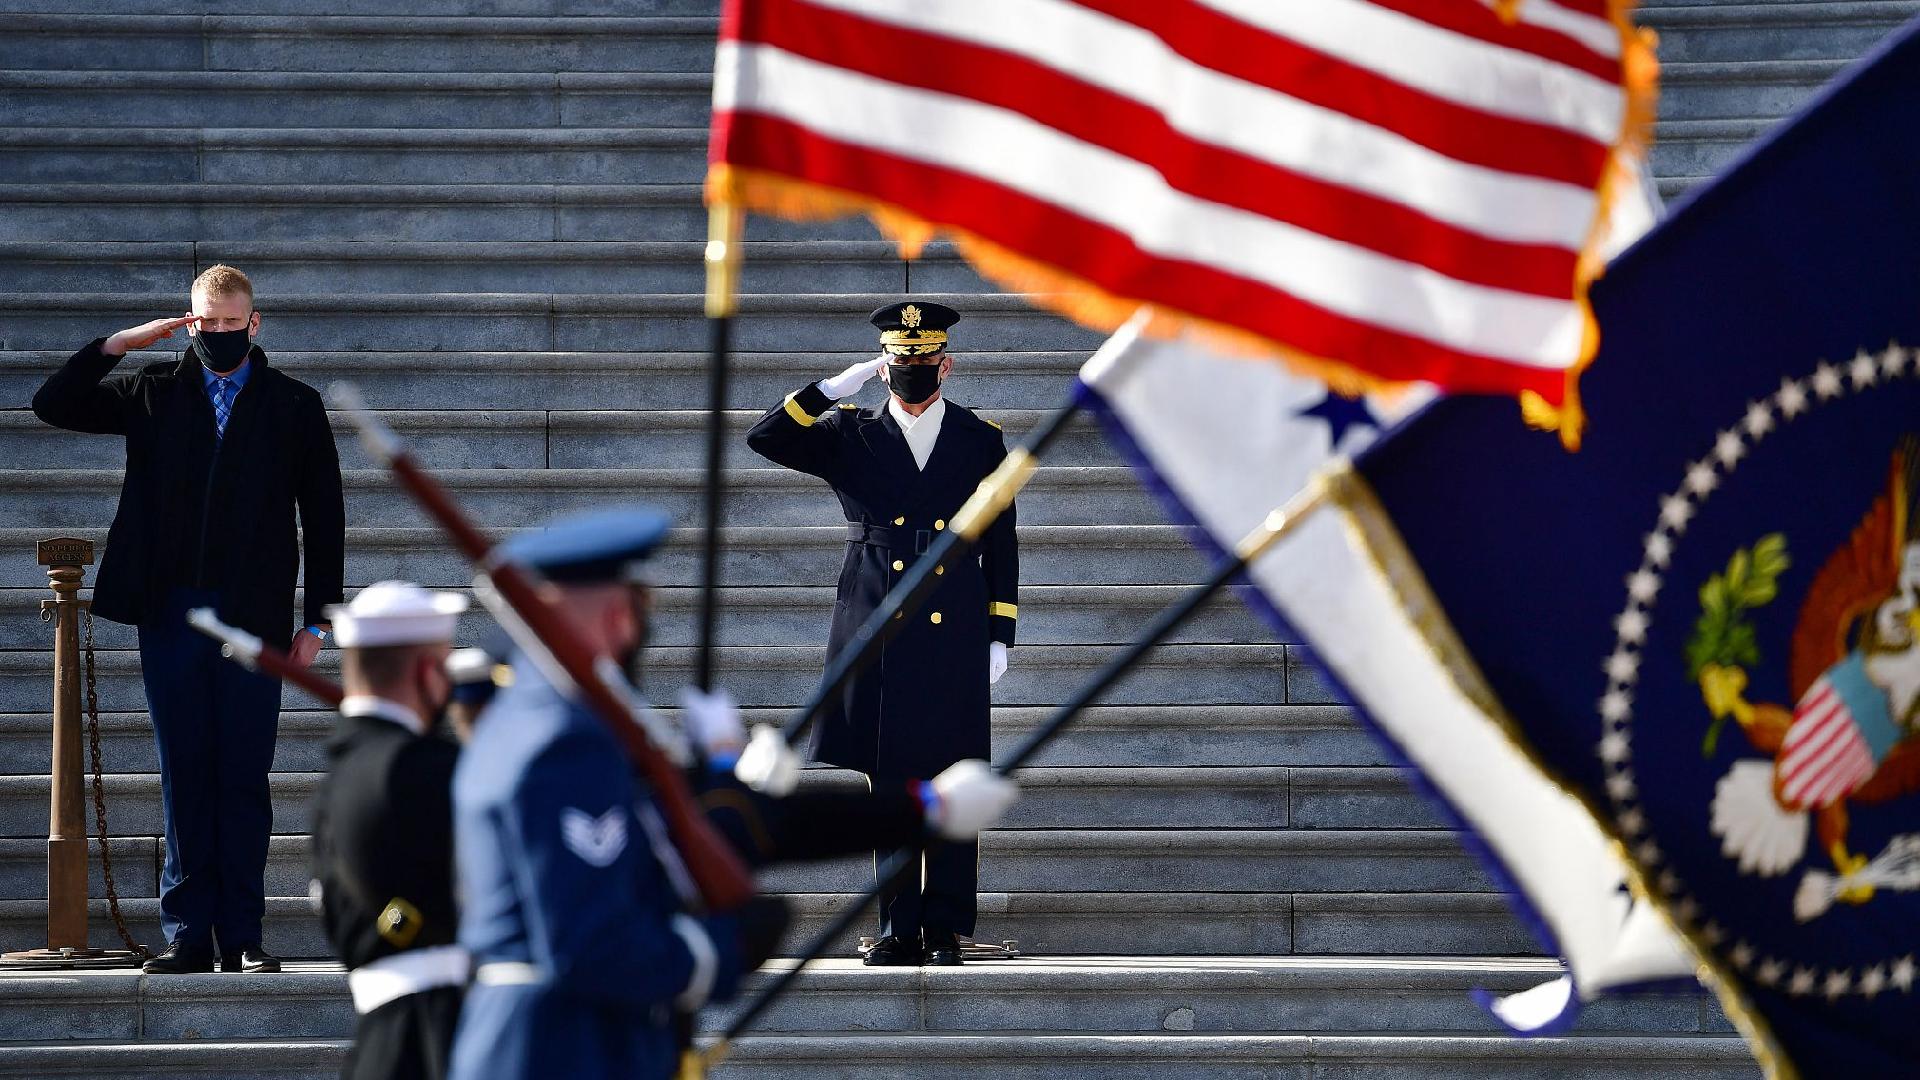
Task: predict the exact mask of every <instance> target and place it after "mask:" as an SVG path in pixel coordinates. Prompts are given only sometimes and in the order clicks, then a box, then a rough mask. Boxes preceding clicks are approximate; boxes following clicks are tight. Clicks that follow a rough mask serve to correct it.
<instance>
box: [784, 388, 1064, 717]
mask: <svg viewBox="0 0 1920 1080" xmlns="http://www.w3.org/2000/svg"><path fill="white" fill-rule="evenodd" d="M1080 400H1081V399H1080V397H1079V395H1078V394H1076V395H1075V396H1074V398H1073V400H1071V401H1069V402H1067V403H1066V404H1065V405H1063V406H1061V407H1060V408H1058V409H1056V410H1054V411H1053V412H1052V413H1051V414H1049V415H1048V416H1047V418H1046V419H1045V420H1042V421H1041V422H1040V426H1039V427H1037V428H1035V429H1034V430H1033V431H1032V432H1031V433H1030V434H1029V435H1028V436H1027V440H1026V441H1025V442H1024V443H1021V444H1020V445H1019V446H1018V447H1016V448H1015V449H1014V450H1013V451H1012V452H1011V453H1009V454H1008V455H1007V456H1006V460H1004V461H1002V462H1001V463H1000V466H999V467H998V468H996V469H994V471H993V472H992V473H991V474H990V475H988V477H987V478H986V479H985V480H982V481H980V486H979V487H978V488H975V489H974V492H973V496H972V497H971V498H969V499H968V500H967V501H966V504H965V505H963V506H962V507H961V508H960V509H959V510H958V511H957V512H956V513H955V514H954V515H953V519H952V521H950V522H949V523H948V528H947V529H946V530H945V531H944V532H942V533H941V534H940V538H939V539H938V540H935V541H934V542H933V546H932V547H930V548H928V549H927V553H926V555H925V556H923V557H922V558H921V559H920V560H919V561H918V562H916V563H914V564H913V569H911V570H908V571H907V572H906V574H905V575H903V576H902V577H901V578H900V580H899V581H897V582H895V583H894V586H893V588H892V589H891V590H889V591H888V592H887V595H886V596H885V597H884V598H882V599H881V601H880V606H879V607H877V608H875V609H874V612H873V614H871V615H869V616H867V621H866V622H864V623H861V624H860V626H859V628H858V629H856V630H855V631H854V637H853V640H852V641H849V642H848V643H847V644H846V645H845V646H844V647H843V648H841V650H840V651H839V652H838V653H836V654H835V655H834V657H833V658H832V660H830V661H829V662H828V664H827V670H826V671H825V672H824V673H822V674H821V676H820V684H819V685H818V686H816V687H815V688H814V691H813V694H812V696H810V697H809V698H807V700H806V702H805V703H804V704H802V705H801V706H800V708H799V709H798V710H796V711H795V712H794V714H793V716H792V718H790V719H789V720H788V721H787V723H786V726H785V727H784V728H782V729H781V731H780V734H781V735H782V736H784V737H785V738H786V740H787V742H788V744H793V743H796V742H798V741H799V739H800V736H801V735H803V734H805V733H806V730H807V725H808V724H810V723H812V722H813V720H814V718H815V717H817V716H818V715H819V714H820V712H821V711H822V710H823V709H825V708H826V705H827V703H828V702H830V701H833V700H834V699H835V698H837V697H838V696H839V695H840V693H841V691H842V690H844V689H845V688H846V685H847V682H848V681H849V680H850V679H852V678H853V677H854V676H855V675H858V674H859V673H860V672H861V670H862V669H864V668H865V667H866V666H867V665H868V664H870V663H872V662H873V660H874V658H876V657H878V656H879V655H880V646H882V645H884V644H886V643H887V642H888V641H889V640H891V639H892V637H893V636H894V635H895V634H897V633H899V632H900V630H901V629H902V628H903V627H904V625H905V620H903V619H899V618H896V616H897V615H899V614H901V613H903V612H910V611H913V610H916V609H917V608H918V607H919V606H920V604H921V603H923V602H924V601H925V600H926V599H927V597H928V596H930V595H932V593H933V589H934V586H935V584H936V583H937V582H936V581H935V578H934V569H935V568H936V567H938V566H940V565H942V564H943V563H947V562H949V561H958V560H959V559H961V558H964V557H965V556H966V554H967V553H968V552H969V551H971V550H972V549H973V545H974V544H975V543H977V542H978V541H979V539H980V537H982V536H984V535H986V531H987V527H988V526H989V525H992V524H993V522H994V519H996V518H998V517H999V516H1000V514H1001V513H1002V512H1003V511H1005V510H1006V508H1007V507H1008V506H1010V505H1012V503H1013V497H1014V495H1016V494H1017V493H1018V492H1019V491H1020V489H1021V488H1022V487H1025V486H1026V483H1027V481H1028V480H1030V479H1032V477H1033V472H1034V470H1035V469H1036V468H1038V467H1039V462H1040V455H1041V454H1042V453H1043V452H1045V451H1046V449H1047V447H1048V446H1049V445H1050V444H1052V442H1053V440H1054V439H1056V438H1058V437H1059V435H1060V433H1061V432H1062V431H1064V430H1065V429H1066V426H1067V422H1068V421H1069V420H1072V419H1073V414H1074V413H1075V412H1076V411H1078V410H1079V408H1080ZM896 624H899V625H896Z"/></svg>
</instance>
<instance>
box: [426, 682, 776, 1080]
mask: <svg viewBox="0 0 1920 1080" xmlns="http://www.w3.org/2000/svg"><path fill="white" fill-rule="evenodd" d="M513 675H514V678H513V685H512V686H510V687H508V688H507V689H505V690H504V691H502V692H501V694H500V695H499V696H498V697H497V698H496V699H495V700H494V702H493V704H492V705H491V706H490V707H489V708H488V709H487V711H486V712H485V713H484V714H483V716H482V717H481V719H480V721H479V724H478V725H477V731H476V733H475V735H474V738H473V741H472V743H471V744H469V746H468V747H467V749H466V751H465V752H464V753H463V754H461V755H460V765H459V768H458V770H457V771H456V773H455V775H454V784H453V801H454V818H455V844H456V851H457V856H458V861H459V878H460V886H461V892H462V896H463V903H464V908H463V909H462V914H461V922H460V944H461V945H463V946H465V947H466V948H467V949H468V950H469V951H470V952H471V953H472V954H473V957H474V962H475V964H476V978H475V985H474V987H473V989H472V991H471V992H470V993H469V994H468V996H467V1001H466V1005H465V1008H464V1010H463V1011H462V1014H461V1018H460V1028H459V1034H458V1036H457V1038H456V1039H455V1044H454V1051H453V1067H452V1078H453V1080H513V1078H519V1077H542V1078H546V1077H566V1078H567V1080H596V1078H600V1077H607V1078H616V1077H617V1078H620V1080H649V1078H655V1077H658V1078H663V1080H664V1078H669V1077H672V1076H673V1075H674V1073H675V1071H676V1068H677V1064H678V1062H677V1051H676V1044H675V1039H674V1034H673V1014H674V1010H675V1008H676V1002H678V1003H679V1005H680V1006H681V1007H686V1006H689V1005H695V1006H697V1004H698V1003H699V1002H700V1001H701V1000H704V999H707V998H708V997H725V996H729V995H730V994H731V993H732V991H733V988H734V984H735V983H736V982H737V979H738V975H739V970H740V958H739V956H738V951H739V947H738V944H737V936H738V935H737V930H736V928H734V927H733V925H732V924H731V922H730V921H729V920H725V919H713V920H705V921H701V922H696V921H694V920H692V919H689V918H688V917H687V916H685V915H683V914H680V908H681V892H680V890H679V888H677V887H676V881H675V876H674V875H675V874H676V873H679V872H681V871H680V868H679V865H678V862H677V856H675V855H674V854H673V852H672V849H671V847H669V846H668V845H667V842H666V838H665V829H664V827H663V826H662V825H661V824H660V819H659V816H658V814H657V813H656V811H655V810H654V808H653V805H652V803H651V801H650V800H649V799H648V798H647V797H646V796H645V795H644V794H643V793H642V792H641V791H640V790H639V789H638V788H637V787H636V785H635V783H634V780H633V777H632V773H631V767H630V766H629V765H628V763H627V759H626V756H625V755H624V754H623V753H622V752H621V748H620V746H619V745H618V744H617V743H616V742H615V741H614V738H613V736H612V735H610V734H609V733H608V732H607V731H606V729H605V728H604V727H603V726H602V724H601V722H600V721H599V720H598V719H597V718H595V717H594V716H593V715H592V714H590V713H589V712H587V711H586V710H585V709H583V708H581V707H580V706H578V705H576V704H574V703H572V702H569V701H568V700H567V699H566V698H564V697H563V696H561V694H560V693H559V692H558V691H556V690H555V689H554V688H553V686H552V685H551V684H550V683H548V682H547V680H546V679H545V678H544V677H542V676H541V674H540V673H539V671H538V670H537V669H536V668H535V667H534V666H533V665H532V664H531V663H529V662H527V661H526V659H525V658H524V657H520V658H516V660H515V663H514V666H513Z"/></svg>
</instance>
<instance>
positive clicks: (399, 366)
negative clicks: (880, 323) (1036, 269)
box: [0, 291, 1087, 464]
mask: <svg viewBox="0 0 1920 1080" xmlns="http://www.w3.org/2000/svg"><path fill="white" fill-rule="evenodd" d="M176 299H177V300H178V301H179V302H178V303H176V304H174V305H173V306H171V307H167V308H163V309H162V310H163V311H168V312H170V311H173V310H174V308H176V307H178V308H184V307H185V293H184V291H183V292H182V293H181V294H180V295H179V296H178V297H176ZM262 302H263V303H266V302H267V301H265V300H263V301H262ZM963 306H964V305H963ZM264 318H271V309H269V314H268V315H267V316H265V317H263V323H262V325H263V327H264V326H265V325H266V324H265V322H264ZM852 321H853V322H855V323H857V324H858V326H860V327H865V326H866V325H867V324H866V319H865V318H864V317H863V318H860V319H857V320H852ZM128 325H132V324H131V323H109V324H107V325H102V326H90V327H87V328H86V329H84V330H80V331H79V334H80V336H79V337H77V338H73V339H69V340H66V341H62V342H61V343H60V344H59V345H58V346H56V347H52V348H46V349H36V350H25V351H11V352H10V351H0V408H6V409H24V408H26V407H27V406H28V404H29V403H30V402H31V401H32V400H33V394H34V391H36V390H38V389H39V388H40V384H41V383H43V382H45V381H46V378H47V376H48V375H49V374H51V373H52V372H53V371H54V370H55V369H57V368H58V367H59V366H60V364H62V363H64V362H65V361H66V359H67V357H69V356H71V355H73V352H74V350H76V349H78V348H80V347H81V346H82V345H84V344H86V343H87V342H88V341H90V340H92V339H93V338H94V337H104V336H105V335H107V334H111V333H113V332H114V331H115V330H118V329H120V328H121V327H122V326H128ZM869 332H870V330H869ZM856 333H859V331H858V330H857V329H855V330H849V331H848V334H849V335H850V336H851V335H853V334H856ZM843 345H844V347H845V349H846V350H847V351H843V352H821V351H799V350H795V351H792V352H782V351H778V350H769V351H765V352H752V351H736V352H734V353H733V355H732V356H731V357H730V358H729V360H728V367H729V371H730V379H729V382H728V394H727V405H728V407H729V408H734V409H751V410H755V411H763V410H766V409H770V408H773V407H775V406H777V405H779V404H780V401H781V399H783V398H785V397H786V396H787V395H788V394H789V393H792V392H793V391H794V390H797V389H799V388H800V387H802V386H804V385H806V384H807V383H808V382H811V381H818V380H820V379H823V378H826V377H827V376H829V375H836V374H838V373H839V372H840V371H841V370H843V369H844V368H846V367H847V365H849V364H852V363H856V362H858V361H860V360H862V359H866V358H870V357H872V356H873V355H874V344H873V340H872V338H871V337H865V338H860V339H857V340H849V341H847V342H845V343H843ZM266 348H268V350H269V351H270V354H271V355H272V357H273V362H274V363H275V364H277V365H279V366H281V367H282V368H284V369H285V370H286V371H287V372H288V373H289V374H291V375H293V376H294V377H295V378H298V379H301V380H303V381H305V382H306V383H308V384H309V385H311V386H314V387H317V388H322V389H324V388H325V387H326V386H327V385H328V384H329V383H331V382H332V381H333V380H335V379H351V380H352V381H353V382H354V383H356V384H358V385H359V387H360V389H361V390H362V391H363V392H364V393H365V394H366V397H367V400H368V401H369V402H372V403H373V404H374V405H375V406H376V407H378V408H380V409H425V410H433V409H444V408H446V406H447V404H448V403H449V402H458V403H459V404H460V405H461V407H462V408H466V409H474V410H499V411H512V410H516V409H525V408H526V407H527V406H528V405H529V404H533V403H530V402H528V400H527V392H528V390H527V388H528V387H529V386H538V387H539V391H538V392H539V401H538V402H537V404H539V405H541V406H542V407H544V408H546V409H549V410H554V411H591V410H623V411H641V410H654V409H673V410H703V409H705V408H706V407H707V393H708V391H707V371H708V365H709V363H710V357H709V356H708V354H707V353H706V352H705V351H704V349H705V346H704V345H703V346H702V347H701V351H681V352H655V351H633V352H550V351H534V352H487V351H480V352H465V351H455V352H445V353H430V352H415V353H409V352H395V351H392V350H387V349H382V350H369V351H363V352H334V351H326V352H307V351H302V350H299V349H294V348H281V347H280V345H279V344H278V343H271V344H269V345H267V346H266ZM955 356H956V359H955V361H954V373H953V374H952V375H951V376H949V377H948V386H949V388H950V392H951V394H952V397H953V400H954V401H957V402H959V403H960V404H962V405H966V406H969V407H971V408H977V409H1037V408H1057V407H1059V406H1060V405H1062V404H1065V403H1066V401H1067V398H1068V394H1069V392H1070V388H1071V387H1072V385H1073V379H1074V375H1075V373H1076V372H1078V371H1079V370H1080V365H1081V364H1082V363H1085V362H1086V359H1087V353H1086V352H1085V351H1072V352H994V351H991V350H987V349H969V350H966V351H957V352H956V354H955ZM179 357H180V353H179V352H171V353H169V352H164V351H158V350H148V351H146V352H138V353H134V354H132V355H131V356H130V357H129V358H128V359H126V360H123V361H121V363H122V365H124V366H125V367H126V369H127V370H137V369H138V368H139V367H141V366H144V365H146V364H150V363H157V362H162V361H167V360H177V359H179ZM847 400H849V401H852V402H855V403H856V404H859V405H862V406H866V407H878V406H879V405H881V404H882V403H884V402H885V400H886V391H885V390H884V389H883V388H882V387H880V386H879V385H877V384H869V385H868V386H867V387H865V388H864V389H862V390H861V391H860V392H859V393H858V394H856V395H854V396H853V397H850V398H848V399H847ZM736 451H737V452H738V453H739V454H740V455H741V457H739V458H734V457H732V455H733V454H734V453H735V452H736ZM728 454H729V460H733V461H735V463H736V464H737V463H739V462H740V461H743V460H745V461H758V460H759V459H758V458H757V457H753V456H751V455H750V452H748V451H746V450H743V449H740V448H738V447H729V448H728Z"/></svg>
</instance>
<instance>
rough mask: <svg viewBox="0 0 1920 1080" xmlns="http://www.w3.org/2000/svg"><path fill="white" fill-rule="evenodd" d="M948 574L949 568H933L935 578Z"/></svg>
mask: <svg viewBox="0 0 1920 1080" xmlns="http://www.w3.org/2000/svg"><path fill="white" fill-rule="evenodd" d="M946 572H947V568H946V567H944V566H936V567H934V568H933V573H934V576H936V577H938V576H939V575H941V574H944V573H946Z"/></svg>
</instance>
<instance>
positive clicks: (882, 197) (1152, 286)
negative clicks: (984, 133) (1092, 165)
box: [716, 112, 1565, 404]
mask: <svg viewBox="0 0 1920 1080" xmlns="http://www.w3.org/2000/svg"><path fill="white" fill-rule="evenodd" d="M716 120H717V121H719V122H720V125H719V126H718V127H717V130H725V131H726V132H727V142H726V145H725V146H724V147H723V148H722V156H721V158H720V160H723V161H725V162H728V163H730V164H733V165H738V166H743V167H746V168H753V169H762V170H766V171H769V172H773V173H776V174H779V175H781V176H786V177H793V178H796V179H799V180H803V181H806V182H809V183H814V184H819V185H823V186H825V187H829V188H835V189H839V190H842V191H848V192H856V193H859V194H860V195H863V196H866V197H870V198H873V199H875V200H877V201H879V202H883V203H890V204H892V205H894V206H897V207H899V208H900V209H902V210H905V211H907V212H908V213H911V214H915V215H917V216H919V217H922V218H925V219H927V220H930V221H935V222H939V223H941V224H946V225H951V226H952V227H953V228H956V229H959V230H963V231H965V232H968V233H971V234H973V235H975V236H978V237H980V238H981V239H983V240H987V241H989V242H992V243H997V244H1001V245H1003V246H1005V247H1006V248H1007V249H1009V250H1011V251H1013V252H1015V253H1016V254H1019V255H1021V256H1023V257H1027V258H1031V259H1033V260H1035V261H1036V262H1039V263H1042V264H1044V265H1047V266H1052V267H1056V268H1058V269H1060V270H1062V271H1064V272H1065V273H1067V274H1070V275H1073V276H1075V277H1078V278H1080V279H1082V280H1085V281H1087V282H1089V283H1091V284H1093V285H1095V286H1097V287H1099V288H1101V289H1103V290H1105V291H1106V292H1107V293H1109V294H1111V295H1113V296H1115V297H1121V298H1126V299H1137V300H1141V301H1143V302H1150V303H1156V304H1162V305H1165V306H1167V307H1169V308H1171V309H1173V310H1176V311H1181V312H1185V313H1187V314H1190V315H1193V316H1197V317H1199V318H1201V319H1206V320H1210V321H1213V322H1217V323H1220V324H1223V325H1226V326H1233V327H1238V328H1243V329H1245V330H1248V331H1250V332H1252V333H1256V334H1260V335H1263V336H1265V337H1268V338H1270V339H1272V340H1274V341H1282V342H1285V343H1287V344H1288V345H1289V346H1290V347H1292V348H1295V349H1298V350H1300V351H1301V352H1303V353H1306V354H1308V355H1310V356H1318V357H1334V356H1365V357H1367V358H1368V370H1369V371H1370V372H1372V373H1374V374H1376V375H1378V376H1379V377H1381V378H1383V379H1388V380H1393V381H1414V380H1430V381H1434V382H1438V383H1441V384H1442V385H1445V386H1447V387H1449V388H1450V389H1453V390H1457V391H1459V392H1463V393H1502V394H1515V393H1518V392H1520V391H1523V390H1532V391H1534V392H1535V393H1538V394H1539V395H1541V397H1543V398H1544V399H1546V400H1547V401H1548V402H1550V403H1553V404H1558V403H1559V402H1560V401H1561V400H1562V398H1563V396H1564V391H1565V372H1563V371H1561V370H1559V369H1550V368H1534V367H1528V366H1525V365H1521V364H1515V363H1511V362H1508V361H1504V360H1500V359H1497V358H1494V357H1489V356H1482V355H1478V354H1474V353H1469V352H1463V351H1460V350H1455V349H1449V348H1447V347H1445V346H1442V345H1439V344H1436V343H1434V342H1431V341H1428V340H1426V339H1424V338H1419V337H1415V336H1412V335H1409V334H1404V333H1400V332H1398V331H1394V330H1391V329H1388V328H1385V327H1382V326H1379V325H1376V324H1373V323H1369V322H1366V321H1364V320H1360V319H1354V318H1349V317H1346V316H1343V315H1339V314H1336V313H1334V312H1330V311H1327V310H1325V309H1324V308H1321V307H1318V306H1316V305H1314V304H1311V303H1308V302H1306V301H1304V300H1301V299H1300V298H1298V297H1295V296H1293V295H1291V294H1289V293H1286V292H1283V291H1281V290H1279V289H1276V288H1273V287H1271V286H1268V285H1265V284H1262V283H1260V282H1257V281H1251V280H1249V279H1246V278H1243V277H1238V276H1235V275H1231V274H1227V273H1224V272H1221V271H1219V270H1215V269H1212V268H1210V267H1207V266H1204V265H1201V264H1198V263H1194V262H1188V261H1182V260H1172V259H1167V258H1164V257H1162V256H1158V255H1153V254H1150V253H1147V252H1143V251H1142V250H1140V248H1138V247H1137V246H1136V245H1135V244H1134V243H1133V241H1132V240H1131V239H1130V238H1129V237H1127V236H1126V235H1125V234H1124V233H1121V232H1120V231H1118V230H1116V229H1112V228H1109V227H1107V226H1105V225H1101V224H1099V223H1097V222H1093V221H1089V220H1087V219H1086V218H1083V217H1080V216H1078V215H1076V214H1072V213H1069V212H1067V211H1065V210H1063V209H1061V208H1060V207H1058V206H1056V205H1054V204H1052V203H1047V202H1043V201H1041V200H1038V199H1034V198H1032V197H1030V196H1027V195H1025V194H1022V193H1021V192H1018V191H1015V190H1013V189H1012V188H1008V187H1005V186H1003V185H1000V184H995V183H993V182H991V181H989V180H985V179H982V178H980V177H978V176H974V175H972V174H969V173H963V172H959V171H957V170H953V169H948V168H944V167H942V166H938V165H932V164H928V163H927V162H924V161H917V160H912V159H909V158H904V157H899V156H897V155H894V154H889V153H886V152H884V151H878V150H873V149H870V148H867V147H858V146H853V145H850V144H847V143H843V142H839V141H837V140H834V139H829V138H826V137H824V136H822V135H819V134H817V133H815V132H813V131H810V130H808V129H806V128H804V127H802V126H800V125H797V124H793V123H789V122H787V121H784V120H780V119H777V118H774V117H770V116H763V115H760V114H756V113H745V112H736V113H733V114H732V115H730V116H726V117H724V119H722V118H721V117H718V116H717V117H716Z"/></svg>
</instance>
